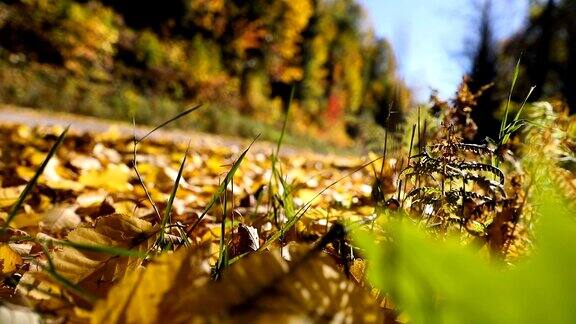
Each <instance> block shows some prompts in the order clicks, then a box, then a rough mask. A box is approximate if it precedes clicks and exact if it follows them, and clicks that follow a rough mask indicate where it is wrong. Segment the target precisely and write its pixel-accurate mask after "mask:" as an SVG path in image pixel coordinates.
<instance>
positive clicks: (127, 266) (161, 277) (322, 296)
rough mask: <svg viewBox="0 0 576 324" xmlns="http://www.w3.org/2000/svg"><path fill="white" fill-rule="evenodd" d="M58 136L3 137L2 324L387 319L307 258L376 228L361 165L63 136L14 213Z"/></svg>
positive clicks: (267, 148)
mask: <svg viewBox="0 0 576 324" xmlns="http://www.w3.org/2000/svg"><path fill="white" fill-rule="evenodd" d="M63 130H64V129H63V128H62V127H49V128H47V127H34V128H30V127H28V126H24V125H18V124H12V125H2V126H1V127H0V141H1V142H2V143H3V144H2V148H1V151H0V218H2V219H3V220H4V226H3V229H2V237H1V241H2V243H0V262H1V263H0V265H1V266H0V269H1V271H0V275H1V277H2V278H1V279H2V287H1V288H0V300H2V301H3V303H4V304H3V305H2V306H0V319H2V321H4V320H7V321H10V320H11V321H13V322H18V323H20V322H31V323H34V322H38V321H39V320H40V319H50V320H54V321H57V322H60V321H63V322H76V321H78V322H89V321H91V322H93V323H104V322H106V323H110V322H130V323H136V322H138V323H147V322H149V323H152V322H158V321H164V320H166V321H171V322H189V321H192V320H200V321H210V320H214V321H220V320H231V319H233V320H258V321H262V322H265V321H267V320H270V319H271V318H275V319H284V320H289V319H290V320H299V321H302V320H312V321H317V320H336V321H339V320H342V321H344V320H356V321H367V322H376V321H381V320H382V317H383V316H384V314H385V313H384V312H383V311H382V309H381V308H379V307H378V306H377V303H376V302H375V300H374V299H373V298H371V297H370V295H369V294H368V293H367V291H365V290H364V289H363V288H361V287H360V286H359V285H358V284H356V283H355V282H354V280H349V279H347V278H346V276H345V275H344V272H345V271H343V267H342V265H338V264H337V263H338V262H337V261H338V259H339V258H338V257H337V255H338V253H337V251H336V250H335V249H336V247H337V244H334V245H333V246H334V248H333V249H334V251H333V253H332V254H334V256H333V257H331V256H330V253H328V254H325V253H322V254H318V253H317V252H319V251H320V250H321V249H322V248H323V247H324V246H319V245H318V244H320V243H322V242H320V243H317V244H316V245H312V243H313V242H317V240H318V239H319V238H322V237H323V238H325V239H326V237H327V236H326V235H325V234H326V233H327V232H328V231H329V228H330V224H333V223H334V222H335V221H338V220H340V221H346V222H353V221H361V220H363V219H366V218H367V217H369V216H370V215H371V214H372V212H373V207H371V206H370V195H371V189H372V188H371V186H370V183H371V182H372V180H371V174H372V171H371V169H370V168H366V167H364V168H362V166H363V165H364V166H366V165H365V164H366V162H367V160H362V159H357V158H346V157H335V156H321V157H320V156H316V155H313V154H309V153H303V152H298V151H296V150H293V151H291V152H290V153H288V154H284V155H282V154H280V158H279V161H277V160H276V158H275V156H276V155H275V152H276V150H277V148H276V147H275V146H274V145H264V146H259V147H257V148H253V149H252V150H248V151H244V150H245V149H247V148H248V147H249V144H250V143H246V144H245V145H230V146H218V147H214V146H212V147H211V146H209V145H204V146H201V145H200V146H194V145H192V146H190V147H187V143H186V142H181V141H180V142H178V141H172V140H171V139H170V138H163V137H154V136H151V137H148V138H146V139H145V140H143V141H140V142H135V141H134V138H133V136H132V134H130V133H128V134H124V133H121V132H119V131H118V130H114V129H111V130H109V131H108V132H105V133H82V132H75V131H74V129H71V130H70V131H69V133H68V134H67V136H65V137H64V139H63V140H62V142H61V145H60V147H59V148H58V150H57V151H55V154H54V156H53V157H52V158H51V159H50V160H49V161H48V163H47V164H46V165H45V168H44V170H43V173H42V175H41V176H40V178H39V179H38V181H37V184H36V185H35V186H34V187H33V188H32V190H31V192H30V193H29V194H28V195H27V196H26V199H25V200H24V201H23V204H22V205H21V207H20V208H19V209H18V210H17V211H15V212H14V210H13V208H14V205H15V204H16V203H17V202H18V199H19V197H20V196H21V193H22V192H23V191H24V190H25V188H26V184H27V183H29V182H30V181H31V180H32V179H33V178H34V176H35V174H36V172H37V170H38V169H39V168H40V166H41V165H42V163H43V161H45V159H46V156H47V155H49V152H50V151H51V148H52V147H53V145H54V144H55V143H56V142H57V141H58V139H59V136H60V134H61V133H62V132H63ZM135 145H137V147H135ZM245 152H247V153H246V154H245V155H244V153H245ZM135 158H136V162H135ZM176 183H177V184H178V185H177V186H175V184H176ZM270 188H273V189H272V190H269V189H270ZM389 189H390V190H391V191H392V192H393V191H394V186H392V185H391V187H390V188H389ZM304 212H306V213H304ZM6 222H9V223H10V224H9V226H8V227H6ZM336 234H338V233H336ZM337 236H338V235H335V236H334V235H332V236H330V235H329V237H328V239H334V238H337ZM320 241H322V240H320ZM289 242H294V243H299V244H291V245H289V246H286V243H289ZM303 243H307V244H303ZM324 243H326V242H324ZM341 244H343V243H341ZM324 245H325V244H324ZM281 246H286V247H285V248H283V249H280V247H281ZM312 256H313V257H312ZM351 270H352V271H351V273H352V274H353V275H356V276H361V272H362V266H361V265H360V266H358V267H356V266H355V264H354V263H353V264H352V269H351ZM215 279H218V280H215ZM353 305H354V307H352V306H353Z"/></svg>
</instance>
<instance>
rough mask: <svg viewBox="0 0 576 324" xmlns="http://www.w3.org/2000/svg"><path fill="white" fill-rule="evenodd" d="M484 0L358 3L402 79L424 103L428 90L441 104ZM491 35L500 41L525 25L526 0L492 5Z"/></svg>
mask: <svg viewBox="0 0 576 324" xmlns="http://www.w3.org/2000/svg"><path fill="white" fill-rule="evenodd" d="M481 1H482V0H359V2H360V3H361V4H362V5H363V6H364V8H365V11H366V15H367V19H368V23H369V24H370V25H372V26H373V28H374V29H375V31H376V34H377V35H378V36H383V37H385V38H386V39H388V40H389V41H390V42H391V43H392V45H393V47H394V50H395V53H396V59H397V61H398V64H399V74H400V76H401V78H403V79H404V80H405V82H406V83H407V84H408V86H410V88H411V89H413V90H414V93H415V94H416V99H420V100H425V99H427V98H428V96H429V95H430V92H431V89H437V90H438V91H439V92H440V95H441V96H442V97H443V98H448V97H450V96H451V95H452V94H453V93H454V91H455V90H456V86H457V85H458V83H459V82H460V80H461V78H462V75H463V74H464V73H465V72H466V71H467V69H468V67H469V62H468V60H467V59H466V57H465V53H466V50H467V48H469V47H470V48H471V47H472V46H473V44H474V40H475V37H476V35H475V29H474V28H476V26H477V25H476V24H475V23H476V22H477V20H478V18H479V12H478V10H477V9H476V8H477V5H475V4H478V3H480V2H481ZM492 2H493V10H492V12H493V17H494V32H495V36H496V38H497V39H504V38H506V37H508V36H509V35H511V34H513V33H514V32H516V31H517V30H518V29H520V28H521V27H522V25H523V24H524V22H525V15H526V13H527V7H528V0H494V1H492Z"/></svg>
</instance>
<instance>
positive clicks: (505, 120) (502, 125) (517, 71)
mask: <svg viewBox="0 0 576 324" xmlns="http://www.w3.org/2000/svg"><path fill="white" fill-rule="evenodd" d="M521 60H522V57H520V58H519V59H518V61H517V62H516V66H515V67H514V76H513V77H512V85H511V86H510V93H509V94H508V100H507V101H506V108H505V109H504V118H502V122H501V123H500V133H499V134H498V139H499V140H500V141H501V140H502V138H503V137H504V129H505V128H506V126H507V123H508V110H509V109H510V102H512V94H513V93H514V88H515V87H516V81H518V75H519V74H520V61H521Z"/></svg>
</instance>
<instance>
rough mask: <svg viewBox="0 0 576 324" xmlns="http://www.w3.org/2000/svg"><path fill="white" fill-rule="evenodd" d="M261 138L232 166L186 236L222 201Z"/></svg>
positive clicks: (253, 141) (249, 146)
mask: <svg viewBox="0 0 576 324" xmlns="http://www.w3.org/2000/svg"><path fill="white" fill-rule="evenodd" d="M259 137H260V135H258V136H256V138H254V140H252V143H250V145H248V147H247V148H246V149H245V150H244V152H242V154H240V156H239V157H238V159H236V162H234V164H233V165H232V168H230V171H228V173H227V174H226V177H225V178H224V181H222V183H221V184H220V185H219V186H218V188H217V189H216V192H214V195H212V198H211V199H210V202H209V203H208V205H206V208H204V211H203V212H202V214H201V215H200V216H199V217H198V220H197V221H196V222H195V223H194V225H192V227H190V229H189V230H188V231H187V232H186V235H188V236H190V233H192V231H193V230H194V229H195V228H196V226H198V224H200V222H201V221H202V219H203V218H204V216H206V214H207V213H208V212H209V211H210V209H212V207H214V204H216V202H217V201H218V199H220V196H222V194H223V193H224V192H225V191H226V187H228V184H229V183H230V182H231V181H232V178H233V177H234V174H235V173H236V171H238V168H239V167H240V164H241V163H242V160H244V157H246V154H247V153H248V151H249V150H250V148H251V147H252V145H254V143H255V142H256V140H257V139H258V138H259Z"/></svg>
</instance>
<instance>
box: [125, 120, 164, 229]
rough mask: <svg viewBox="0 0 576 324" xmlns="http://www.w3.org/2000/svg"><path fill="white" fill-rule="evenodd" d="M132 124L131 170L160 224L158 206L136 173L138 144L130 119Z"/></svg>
mask: <svg viewBox="0 0 576 324" xmlns="http://www.w3.org/2000/svg"><path fill="white" fill-rule="evenodd" d="M132 124H133V125H134V128H133V131H134V142H133V145H134V147H133V150H132V169H134V173H136V177H137V178H138V182H139V183H140V186H141V187H142V190H144V194H145V195H146V199H147V200H148V202H149V203H150V205H151V206H152V209H154V213H155V214H156V217H158V221H159V222H161V221H162V216H161V215H160V210H158V206H156V203H155V202H154V200H153V199H152V196H151V195H150V192H149V191H148V188H147V187H146V183H144V178H142V175H141V174H140V172H139V171H138V155H137V151H138V144H139V142H138V141H137V140H136V120H135V119H134V118H132Z"/></svg>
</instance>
